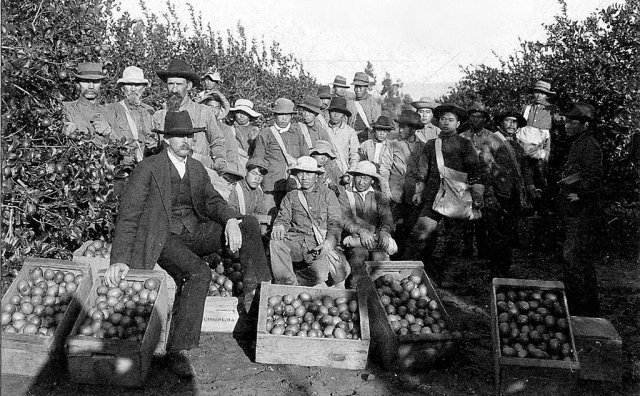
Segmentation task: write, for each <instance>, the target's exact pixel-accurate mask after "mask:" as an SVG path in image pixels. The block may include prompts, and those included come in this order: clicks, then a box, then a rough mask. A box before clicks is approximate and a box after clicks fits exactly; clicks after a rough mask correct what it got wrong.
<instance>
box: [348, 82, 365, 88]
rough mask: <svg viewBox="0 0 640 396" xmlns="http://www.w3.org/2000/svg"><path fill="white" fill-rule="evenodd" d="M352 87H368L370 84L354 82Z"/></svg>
mask: <svg viewBox="0 0 640 396" xmlns="http://www.w3.org/2000/svg"><path fill="white" fill-rule="evenodd" d="M351 85H354V86H360V87H368V86H369V83H368V82H364V81H354V82H352V83H351Z"/></svg>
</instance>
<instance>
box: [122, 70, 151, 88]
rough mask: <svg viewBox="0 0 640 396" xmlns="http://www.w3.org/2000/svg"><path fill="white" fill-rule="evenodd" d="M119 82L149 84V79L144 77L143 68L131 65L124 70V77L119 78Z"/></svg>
mask: <svg viewBox="0 0 640 396" xmlns="http://www.w3.org/2000/svg"><path fill="white" fill-rule="evenodd" d="M116 83H118V84H147V85H151V84H150V83H149V80H147V79H146V78H144V72H143V71H142V69H141V68H139V67H136V66H129V67H127V68H125V69H124V70H123V71H122V78H119V79H118V81H117V82H116Z"/></svg>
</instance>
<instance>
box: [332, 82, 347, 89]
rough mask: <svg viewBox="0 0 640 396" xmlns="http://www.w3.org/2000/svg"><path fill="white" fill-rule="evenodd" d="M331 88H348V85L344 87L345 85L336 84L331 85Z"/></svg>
mask: <svg viewBox="0 0 640 396" xmlns="http://www.w3.org/2000/svg"><path fill="white" fill-rule="evenodd" d="M331 86H333V87H334V88H335V87H338V88H349V85H346V84H338V83H333V84H331Z"/></svg>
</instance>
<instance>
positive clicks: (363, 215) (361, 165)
mask: <svg viewBox="0 0 640 396" xmlns="http://www.w3.org/2000/svg"><path fill="white" fill-rule="evenodd" d="M349 173H350V174H351V175H352V176H353V178H352V186H353V189H352V191H349V190H346V191H345V193H344V194H341V195H340V197H339V198H338V201H339V202H340V208H341V211H342V228H343V230H344V234H346V236H345V238H344V239H343V241H342V243H343V245H344V246H345V255H346V256H347V259H348V260H349V265H350V266H351V276H352V277H351V284H350V288H352V289H354V288H355V287H356V285H357V284H358V278H360V277H361V276H366V270H365V261H366V260H372V261H388V260H389V256H390V255H393V254H395V253H396V252H397V251H398V246H397V244H396V242H395V241H394V240H393V238H392V237H391V230H392V229H393V227H394V225H393V216H392V215H391V207H390V206H389V200H388V199H387V198H386V197H384V195H383V194H382V193H381V192H378V191H376V190H374V188H373V184H374V182H379V181H380V175H379V174H378V173H377V170H376V166H375V165H374V164H373V163H372V162H369V161H360V162H358V165H357V166H356V169H354V170H352V171H349Z"/></svg>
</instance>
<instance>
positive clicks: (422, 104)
mask: <svg viewBox="0 0 640 396" xmlns="http://www.w3.org/2000/svg"><path fill="white" fill-rule="evenodd" d="M411 106H413V107H414V108H415V109H416V110H419V109H431V110H433V109H435V108H436V107H437V106H438V104H437V103H436V101H435V99H433V98H429V97H427V96H423V97H421V98H420V100H417V101H415V102H411Z"/></svg>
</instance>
